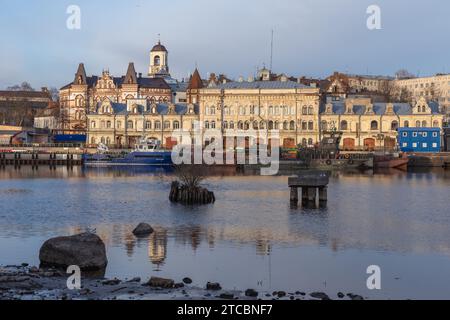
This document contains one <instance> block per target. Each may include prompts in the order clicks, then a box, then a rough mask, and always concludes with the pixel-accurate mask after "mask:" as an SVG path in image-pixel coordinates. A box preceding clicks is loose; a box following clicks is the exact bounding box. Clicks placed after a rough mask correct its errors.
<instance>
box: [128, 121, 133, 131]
mask: <svg viewBox="0 0 450 320" xmlns="http://www.w3.org/2000/svg"><path fill="white" fill-rule="evenodd" d="M127 128H128V129H133V121H131V120H128V122H127Z"/></svg>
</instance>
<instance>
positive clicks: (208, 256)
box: [0, 167, 450, 299]
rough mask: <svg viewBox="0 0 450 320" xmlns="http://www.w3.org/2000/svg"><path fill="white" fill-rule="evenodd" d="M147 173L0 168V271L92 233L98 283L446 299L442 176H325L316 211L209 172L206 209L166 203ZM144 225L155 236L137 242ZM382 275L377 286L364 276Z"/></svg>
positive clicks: (447, 214) (448, 271)
mask: <svg viewBox="0 0 450 320" xmlns="http://www.w3.org/2000/svg"><path fill="white" fill-rule="evenodd" d="M172 179H173V176H172V175H171V174H170V173H164V172H162V171H154V172H150V171H149V170H148V169H145V168H140V169H131V170H126V169H121V170H111V169H82V168H74V169H73V170H68V169H66V168H59V169H57V170H49V169H48V168H45V167H41V168H39V170H37V171H33V170H32V169H31V168H27V167H22V168H21V169H20V170H15V169H14V168H6V169H0V264H3V265H5V264H20V263H22V262H28V263H30V264H34V265H37V264H39V259H38V252H39V248H40V246H41V245H42V243H43V242H44V241H45V240H46V239H48V238H50V237H53V236H60V235H69V234H75V233H78V232H82V231H84V230H87V229H88V228H89V229H91V228H95V229H96V232H97V234H98V235H99V236H100V237H101V238H102V239H103V240H104V241H105V243H106V246H107V255H108V259H109V264H108V268H107V271H106V272H107V277H119V278H131V277H135V276H141V277H142V278H143V279H146V278H148V277H150V276H152V275H155V276H161V277H169V278H174V279H176V280H178V281H179V280H180V279H182V278H183V277H185V276H189V277H191V278H192V279H193V280H194V285H198V286H204V285H205V283H206V282H207V281H218V282H220V283H221V284H222V286H223V287H224V288H226V289H240V290H245V289H247V288H255V289H257V290H260V291H262V290H266V291H269V292H271V291H277V290H284V291H287V292H292V291H297V290H299V291H306V292H312V291H325V292H327V293H329V294H331V295H335V294H336V293H337V292H339V291H342V292H344V293H347V292H353V293H357V294H361V295H363V296H365V297H370V298H392V299H397V298H400V299H405V298H412V299H414V298H423V299H427V298H435V299H449V298H450V210H449V202H448V201H449V195H450V171H448V170H447V171H445V170H438V171H424V172H409V173H406V172H401V171H391V172H385V173H381V174H375V175H374V174H372V173H371V172H369V173H348V174H345V173H339V174H334V175H333V177H332V179H331V184H330V187H329V203H328V207H327V209H321V210H302V209H296V210H294V209H291V208H290V205H289V189H288V187H287V179H288V178H287V176H284V177H261V176H214V177H210V178H209V179H208V180H207V181H205V185H206V186H207V187H208V188H210V189H211V190H213V191H214V192H215V194H216V198H217V202H216V203H215V204H214V205H208V206H204V207H201V208H186V207H183V206H181V205H174V204H171V203H170V202H169V201H168V193H169V188H170V183H171V181H172ZM139 222H148V223H150V224H151V225H152V226H153V227H154V228H155V230H156V232H155V233H154V234H153V235H152V236H151V237H150V238H148V239H142V240H137V239H136V238H135V237H134V236H133V235H132V234H131V231H132V230H133V228H134V227H135V226H136V225H137V224H138V223H139ZM370 265H378V266H380V267H381V270H382V290H379V291H370V290H368V289H367V287H366V280H367V277H368V275H367V274H366V269H367V267H368V266H370Z"/></svg>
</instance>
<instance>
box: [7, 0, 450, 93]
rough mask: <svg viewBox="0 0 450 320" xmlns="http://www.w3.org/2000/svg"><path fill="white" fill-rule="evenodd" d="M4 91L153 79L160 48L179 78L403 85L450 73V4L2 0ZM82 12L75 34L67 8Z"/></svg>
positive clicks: (437, 0) (410, 0)
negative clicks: (91, 78)
mask: <svg viewBox="0 0 450 320" xmlns="http://www.w3.org/2000/svg"><path fill="white" fill-rule="evenodd" d="M0 4H1V11H0V41H1V42H0V89H3V88H6V87H8V86H12V85H14V84H18V83H21V82H23V81H28V82H30V83H31V85H32V86H33V87H35V88H38V89H39V88H40V87H43V86H46V87H57V88H59V87H61V86H63V85H65V84H67V83H70V82H71V81H72V80H73V77H74V74H75V72H76V69H77V66H78V63H80V62H83V63H84V64H85V67H86V72H87V73H88V75H93V74H94V75H98V74H101V72H102V70H104V69H108V70H109V71H110V73H111V74H113V75H114V76H121V75H123V74H125V73H126V69H127V65H128V63H129V62H131V61H132V62H134V63H135V66H136V71H137V72H138V73H139V72H142V73H143V74H146V73H147V70H148V65H149V51H150V49H151V48H152V47H153V45H154V44H155V43H156V42H157V41H158V34H160V37H161V42H162V43H163V44H164V45H165V46H166V47H167V49H168V50H169V67H170V71H171V73H172V76H174V77H176V78H178V79H181V78H185V77H188V75H189V74H190V73H192V72H193V70H194V69H195V67H196V66H198V68H199V71H200V73H201V75H202V76H203V77H204V78H205V77H207V75H208V74H209V73H211V72H215V73H216V74H219V73H224V74H226V75H228V77H230V78H238V77H239V76H244V77H248V76H250V75H253V74H254V73H255V70H256V69H257V68H258V67H259V68H260V67H262V66H263V65H264V64H266V65H267V66H269V65H270V42H271V30H272V29H273V30H274V46H273V48H274V49H273V64H272V65H273V68H272V69H273V72H276V73H285V74H288V75H292V76H296V77H298V76H307V77H327V76H329V75H330V74H332V73H333V72H334V71H340V72H348V73H355V74H372V75H375V74H376V75H393V74H394V73H395V72H396V71H397V70H399V69H403V68H404V69H407V70H409V71H410V72H411V73H413V74H416V75H421V76H424V75H432V74H435V73H443V72H450V63H449V61H450V60H449V58H450V55H449V52H450V41H448V32H449V31H450V19H449V13H450V1H447V0H427V1H422V0H276V1H274V0H127V1H123V0H89V1H88V0H70V1H67V0H58V1H55V0H0ZM70 5H77V6H79V8H80V10H81V19H80V21H81V29H79V30H70V29H68V28H67V26H66V21H67V19H68V18H69V14H67V12H66V11H67V8H68V6H70ZM370 5H378V6H379V8H380V9H381V29H379V30H369V29H368V28H367V19H368V18H369V14H367V12H366V11H367V8H368V7H369V6H370Z"/></svg>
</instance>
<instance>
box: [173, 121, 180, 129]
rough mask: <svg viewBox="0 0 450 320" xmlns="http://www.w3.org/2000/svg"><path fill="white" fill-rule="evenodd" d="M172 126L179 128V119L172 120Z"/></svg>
mask: <svg viewBox="0 0 450 320" xmlns="http://www.w3.org/2000/svg"><path fill="white" fill-rule="evenodd" d="M173 128H174V129H180V122H179V121H174V122H173Z"/></svg>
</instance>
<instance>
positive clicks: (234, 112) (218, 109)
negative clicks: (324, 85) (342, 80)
mask: <svg viewBox="0 0 450 320" xmlns="http://www.w3.org/2000/svg"><path fill="white" fill-rule="evenodd" d="M270 75H271V72H270V71H268V70H266V69H263V70H261V71H260V72H259V75H258V77H257V78H256V79H253V78H251V77H250V78H249V79H248V80H247V81H244V79H243V78H241V79H240V80H239V81H231V82H227V81H223V82H219V83H217V84H216V83H212V84H210V85H208V87H205V88H201V89H199V90H198V92H199V96H198V98H199V107H200V121H201V122H202V124H203V126H204V129H220V130H222V131H223V132H224V133H226V131H227V130H233V129H240V130H249V129H255V130H267V131H270V130H279V131H280V141H279V142H280V145H283V146H284V147H295V146H296V145H298V144H300V143H304V144H307V145H310V146H312V145H314V144H315V143H317V142H318V141H319V128H318V119H319V105H320V95H319V88H314V87H309V86H306V85H303V84H300V83H298V82H294V81H290V80H289V79H288V78H286V77H285V78H282V79H281V80H279V81H273V80H270V79H271V76H270Z"/></svg>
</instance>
